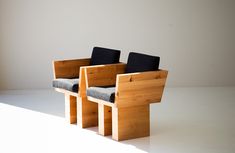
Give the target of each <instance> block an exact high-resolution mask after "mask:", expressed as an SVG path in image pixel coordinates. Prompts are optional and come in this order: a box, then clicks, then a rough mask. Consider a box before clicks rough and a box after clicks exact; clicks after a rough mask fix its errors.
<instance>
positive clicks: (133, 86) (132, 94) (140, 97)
mask: <svg viewBox="0 0 235 153" xmlns="http://www.w3.org/2000/svg"><path fill="white" fill-rule="evenodd" d="M166 78H167V71H165V70H160V71H152V72H141V73H130V74H119V75H117V83H116V84H117V85H116V87H117V89H116V91H117V92H116V95H115V105H116V106H117V107H131V106H136V105H144V104H150V103H156V102H160V101H161V98H162V93H163V90H164V87H165V83H166Z"/></svg>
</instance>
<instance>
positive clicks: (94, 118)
mask: <svg viewBox="0 0 235 153" xmlns="http://www.w3.org/2000/svg"><path fill="white" fill-rule="evenodd" d="M77 112H78V113H77V125H78V126H79V127H82V128H86V127H93V126H97V125H98V104H97V103H93V102H91V101H89V100H87V98H86V97H78V98H77Z"/></svg>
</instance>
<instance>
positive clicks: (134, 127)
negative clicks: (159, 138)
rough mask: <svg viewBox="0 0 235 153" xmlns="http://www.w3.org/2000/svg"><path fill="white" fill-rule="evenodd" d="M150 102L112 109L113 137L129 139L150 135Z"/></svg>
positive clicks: (118, 139)
mask: <svg viewBox="0 0 235 153" xmlns="http://www.w3.org/2000/svg"><path fill="white" fill-rule="evenodd" d="M149 134H150V118H149V104H148V105H142V106H134V107H124V108H116V107H113V109H112V137H113V139H115V140H117V141H120V140H127V139H134V138H139V137H145V136H149Z"/></svg>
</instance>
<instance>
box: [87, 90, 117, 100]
mask: <svg viewBox="0 0 235 153" xmlns="http://www.w3.org/2000/svg"><path fill="white" fill-rule="evenodd" d="M87 96H91V97H94V98H97V99H101V100H104V101H109V102H112V103H113V102H114V99H115V87H89V88H88V89H87Z"/></svg>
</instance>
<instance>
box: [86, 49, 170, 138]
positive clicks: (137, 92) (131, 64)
mask: <svg viewBox="0 0 235 153" xmlns="http://www.w3.org/2000/svg"><path fill="white" fill-rule="evenodd" d="M159 60H160V58H159V57H154V56H149V55H144V54H139V53H133V52H132V53H130V54H129V57H128V63H127V64H119V65H104V66H91V67H84V70H85V77H86V81H87V83H86V86H87V98H88V100H89V101H92V102H94V103H97V104H98V118H99V119H98V120H99V123H98V130H99V131H98V132H99V134H101V135H111V134H112V138H113V139H115V140H118V141H119V140H125V139H132V138H138V137H144V136H149V134H150V116H149V115H150V114H149V106H150V104H151V103H159V102H161V98H162V94H163V90H164V86H165V82H166V78H167V74H168V71H166V70H160V69H158V65H159ZM124 73H125V74H124Z"/></svg>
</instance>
